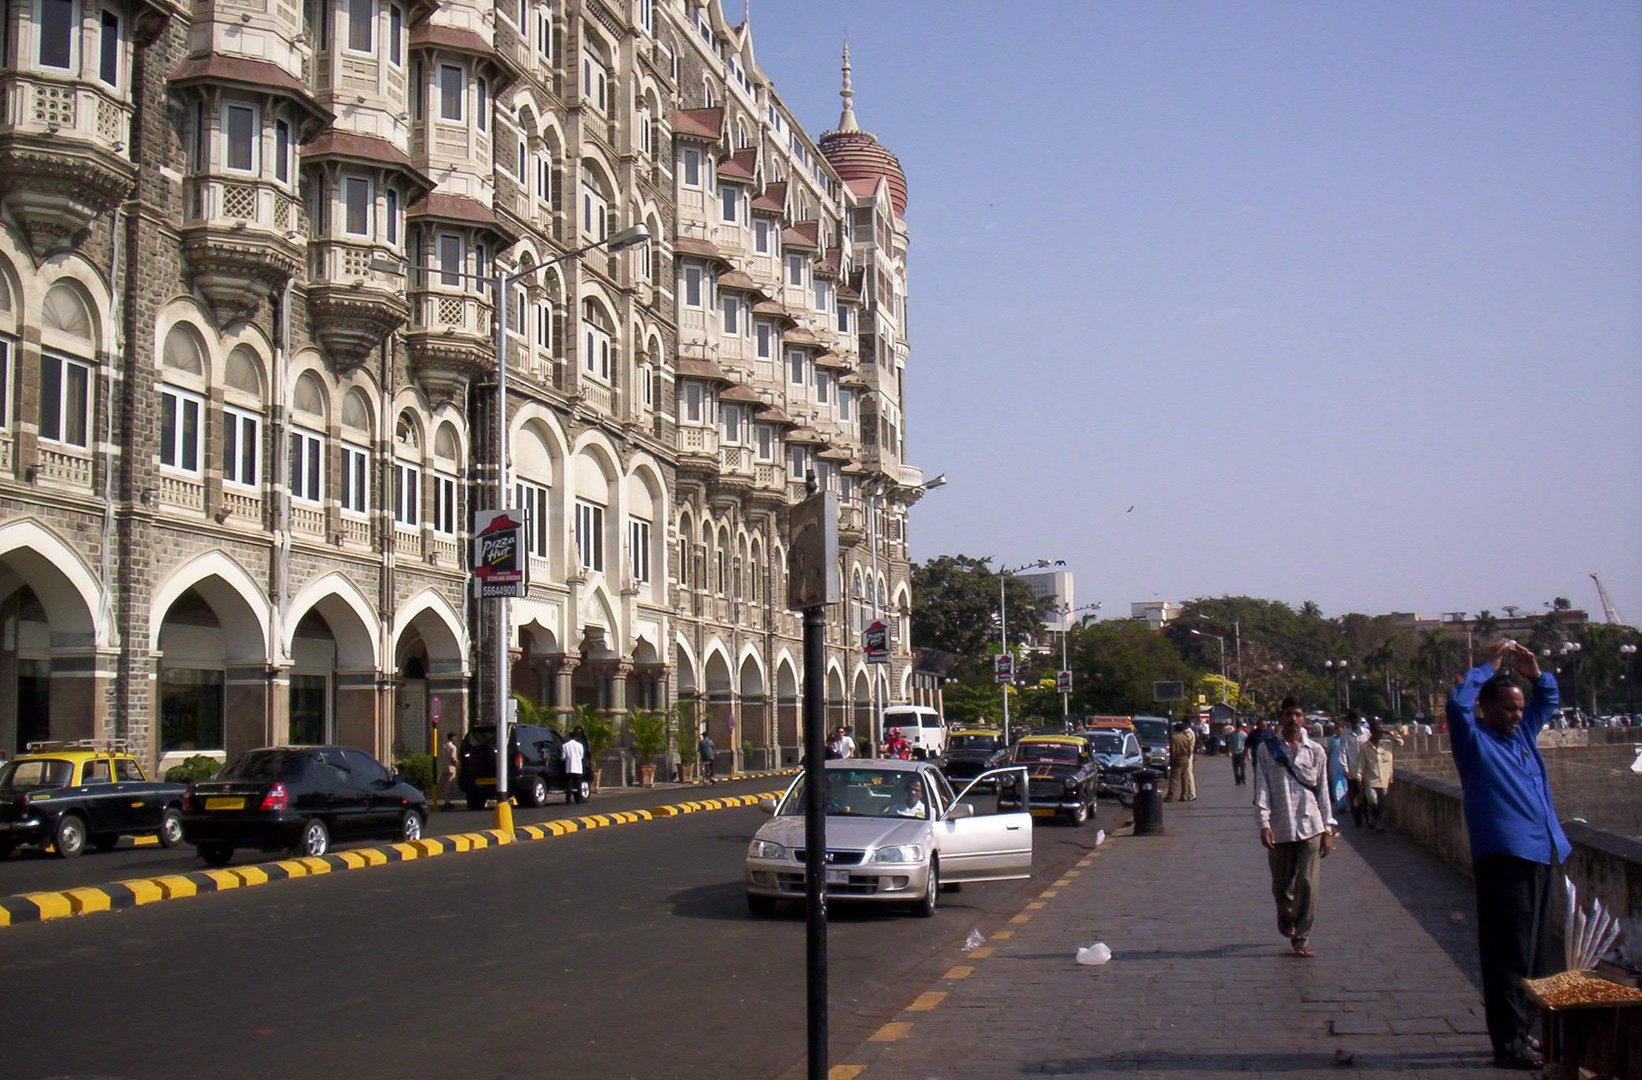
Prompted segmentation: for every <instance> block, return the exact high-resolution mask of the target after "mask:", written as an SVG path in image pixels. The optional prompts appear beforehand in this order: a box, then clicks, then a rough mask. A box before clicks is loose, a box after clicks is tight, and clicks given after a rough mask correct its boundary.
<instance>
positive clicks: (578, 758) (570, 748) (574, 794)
mask: <svg viewBox="0 0 1642 1080" xmlns="http://www.w3.org/2000/svg"><path fill="white" fill-rule="evenodd" d="M576 730H577V731H580V730H581V728H577V729H576ZM559 750H560V752H561V753H563V754H564V801H565V802H566V803H567V804H568V803H571V802H581V800H582V773H583V772H584V771H586V768H587V747H586V746H584V745H582V742H581V740H579V739H577V738H576V736H575V734H574V733H572V734H571V736H570V738H568V739H566V740H565V741H564V745H563V746H561V747H560V748H559Z"/></svg>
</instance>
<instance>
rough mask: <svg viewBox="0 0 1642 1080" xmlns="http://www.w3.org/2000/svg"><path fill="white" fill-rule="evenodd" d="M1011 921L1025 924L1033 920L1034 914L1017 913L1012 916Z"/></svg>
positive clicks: (1015, 923) (1021, 924) (1018, 924)
mask: <svg viewBox="0 0 1642 1080" xmlns="http://www.w3.org/2000/svg"><path fill="white" fill-rule="evenodd" d="M1009 921H1010V922H1011V923H1012V924H1014V925H1015V926H1025V925H1026V924H1027V923H1029V922H1031V921H1032V916H1030V915H1016V916H1013V917H1012V918H1010V920H1009Z"/></svg>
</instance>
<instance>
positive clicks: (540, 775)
mask: <svg viewBox="0 0 1642 1080" xmlns="http://www.w3.org/2000/svg"><path fill="white" fill-rule="evenodd" d="M507 741H508V750H509V753H508V762H509V766H508V772H507V789H508V791H509V792H511V793H512V794H513V795H514V796H516V797H517V798H518V800H519V802H521V803H522V804H524V805H525V806H546V805H547V797H548V795H549V794H550V793H552V792H557V793H559V794H561V795H563V796H564V801H565V802H586V801H587V797H588V795H589V794H590V786H589V784H588V781H587V774H586V773H585V772H584V773H583V774H582V775H581V776H579V777H578V778H577V783H576V784H575V785H574V786H572V785H571V784H570V783H569V780H568V778H567V777H566V775H565V771H564V736H562V735H560V734H559V733H558V732H557V731H554V730H553V729H552V728H547V727H535V726H533V725H531V724H514V725H513V726H512V727H510V728H508V736H507ZM459 759H460V760H459V762H458V765H457V769H456V783H457V785H458V786H459V787H461V789H462V794H463V795H464V796H465V797H466V798H467V803H468V809H469V810H483V809H484V808H485V803H486V802H488V801H489V800H491V799H493V798H495V797H496V725H495V724H481V725H480V726H478V727H475V728H471V729H469V731H468V733H467V734H466V735H464V736H462V746H461V749H460V751H459Z"/></svg>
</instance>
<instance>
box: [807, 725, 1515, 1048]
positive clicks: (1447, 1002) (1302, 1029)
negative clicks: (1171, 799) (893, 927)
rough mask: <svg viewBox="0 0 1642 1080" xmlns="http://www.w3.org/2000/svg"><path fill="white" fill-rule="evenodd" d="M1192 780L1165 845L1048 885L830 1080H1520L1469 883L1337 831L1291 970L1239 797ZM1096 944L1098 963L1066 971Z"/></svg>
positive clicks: (1212, 781)
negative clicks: (1499, 1058) (1508, 1063)
mask: <svg viewBox="0 0 1642 1080" xmlns="http://www.w3.org/2000/svg"><path fill="white" fill-rule="evenodd" d="M1197 772H1198V791H1199V792H1200V795H1201V797H1200V798H1199V799H1198V801H1196V802H1193V803H1190V804H1185V803H1169V804H1168V805H1167V806H1166V807H1165V824H1166V830H1167V832H1166V835H1164V836H1157V837H1137V836H1132V835H1130V834H1129V832H1128V830H1127V829H1124V830H1122V832H1121V833H1120V834H1119V835H1116V836H1110V837H1108V839H1107V840H1106V842H1105V843H1104V844H1103V845H1101V846H1100V847H1099V848H1098V849H1096V850H1094V851H1092V852H1090V853H1089V854H1088V855H1086V856H1084V857H1083V858H1081V859H1080V860H1078V862H1077V864H1076V866H1075V868H1074V869H1071V870H1069V871H1067V873H1066V875H1065V876H1064V877H1062V878H1060V879H1058V880H1055V881H1049V880H1044V881H1042V882H1041V893H1040V894H1037V895H1036V898H1035V899H1033V900H1031V901H1030V902H1029V903H1027V905H1026V910H1023V911H1021V912H1020V913H1019V914H1017V915H1015V916H1014V918H1013V920H1012V921H1011V922H1010V924H1009V925H1007V926H1005V927H1003V928H1001V929H996V928H995V929H993V931H992V932H991V933H990V936H989V938H988V940H987V942H986V944H985V945H984V946H983V947H981V948H979V949H976V950H974V951H972V952H968V953H964V952H958V951H954V952H953V953H952V956H951V966H950V968H949V970H947V971H946V972H945V974H944V977H940V978H938V979H937V980H936V981H935V983H934V984H933V985H930V986H927V987H925V988H923V989H924V990H925V991H926V992H925V993H923V994H921V995H920V994H917V989H918V988H916V987H913V988H909V993H908V997H909V1000H908V1001H907V1003H906V1006H905V1010H904V1011H903V1012H901V1013H900V1014H899V1015H897V1016H894V1017H893V1018H892V1019H891V1020H890V1021H889V1022H888V1023H886V1024H885V1025H884V1027H883V1028H881V1029H879V1030H878V1032H877V1033H876V1034H874V1035H873V1037H872V1039H871V1040H869V1041H868V1042H866V1043H863V1044H862V1045H861V1046H859V1047H856V1048H854V1049H853V1050H849V1051H837V1050H835V1051H834V1054H833V1058H832V1060H833V1063H834V1064H833V1069H832V1078H833V1080H850V1078H853V1077H857V1076H859V1077H862V1078H863V1080H922V1078H924V1077H931V1078H934V1077H940V1078H943V1080H949V1078H953V1077H975V1078H981V1077H986V1078H997V1077H1009V1076H1023V1075H1026V1076H1107V1075H1113V1074H1121V1075H1134V1076H1156V1077H1181V1076H1185V1077H1192V1078H1202V1080H1208V1078H1212V1077H1220V1076H1228V1077H1229V1076H1238V1077H1249V1076H1266V1075H1270V1076H1274V1077H1284V1078H1299V1077H1311V1076H1318V1077H1324V1076H1327V1077H1344V1076H1354V1077H1376V1076H1397V1077H1402V1078H1407V1077H1410V1076H1414V1077H1423V1076H1444V1077H1451V1076H1468V1077H1487V1078H1492V1077H1496V1076H1498V1077H1504V1076H1522V1075H1524V1074H1522V1073H1504V1072H1499V1071H1497V1070H1495V1069H1494V1068H1493V1066H1492V1056H1491V1054H1490V1052H1489V1046H1488V1037H1487V1034H1486V1029H1485V1027H1484V1025H1483V1020H1482V1000H1481V992H1480V990H1479V989H1478V985H1477V974H1476V956H1475V952H1476V945H1475V937H1474V934H1475V929H1474V925H1473V918H1474V916H1473V911H1474V906H1475V905H1474V900H1473V897H1472V893H1471V886H1470V882H1469V880H1468V879H1466V878H1465V877H1463V876H1462V875H1461V874H1459V873H1458V872H1457V871H1455V870H1453V869H1451V868H1449V867H1448V866H1447V865H1445V864H1443V863H1441V862H1439V861H1438V860H1436V859H1435V858H1434V857H1433V856H1430V855H1428V854H1427V853H1426V852H1424V851H1423V850H1421V849H1419V848H1416V847H1415V846H1414V845H1413V844H1412V843H1411V842H1410V841H1408V840H1406V839H1404V838H1403V837H1401V836H1400V835H1399V834H1397V833H1387V834H1383V835H1376V834H1372V833H1369V832H1367V831H1366V830H1363V829H1358V828H1355V827H1354V826H1352V825H1351V824H1350V822H1349V820H1348V821H1347V823H1346V824H1345V825H1344V826H1343V831H1344V837H1343V839H1344V843H1343V844H1342V845H1341V846H1340V847H1339V848H1337V849H1336V851H1335V853H1334V854H1333V855H1331V856H1330V857H1329V858H1328V859H1327V860H1325V861H1324V862H1323V865H1322V894H1321V899H1320V901H1319V908H1318V918H1317V926H1316V928H1315V930H1314V931H1313V937H1312V945H1313V946H1314V947H1315V948H1316V949H1317V952H1318V956H1317V957H1316V958H1315V959H1311V960H1304V959H1300V958H1297V957H1293V956H1291V955H1289V948H1288V942H1287V940H1286V939H1284V938H1282V937H1280V936H1279V935H1278V932H1277V926H1276V915H1275V911H1274V908H1273V905H1272V901H1271V893H1270V878H1269V876H1268V874H1267V871H1266V861H1265V852H1264V849H1262V848H1261V847H1260V844H1259V839H1258V836H1257V833H1256V831H1255V826H1254V813H1253V810H1252V808H1251V807H1250V806H1249V801H1250V798H1251V795H1250V792H1251V791H1252V789H1251V788H1249V787H1241V788H1240V787H1235V786H1233V784H1232V781H1231V768H1230V765H1229V763H1228V762H1227V760H1226V759H1225V758H1224V757H1212V758H1205V759H1200V760H1199V762H1198V765H1197ZM1101 816H1102V818H1103V819H1104V820H1105V822H1106V824H1107V825H1108V826H1110V824H1111V822H1112V818H1111V816H1110V814H1109V813H1108V812H1107V811H1106V808H1105V807H1104V806H1103V807H1102V815H1101ZM1038 827H1039V828H1056V827H1061V826H1056V825H1048V824H1040V825H1039V826H1038ZM1091 835H1092V830H1091ZM1095 941H1104V942H1105V943H1106V944H1107V945H1108V946H1109V947H1110V948H1111V949H1112V952H1113V958H1112V960H1111V962H1110V963H1108V964H1106V965H1105V966H1103V967H1081V966H1079V965H1078V964H1077V963H1076V962H1075V959H1074V954H1075V952H1076V950H1077V948H1078V947H1079V946H1082V945H1088V944H1090V943H1091V942H1095ZM1337 1054H1339V1055H1340V1056H1341V1057H1342V1059H1343V1058H1344V1057H1345V1055H1350V1060H1349V1063H1342V1064H1337V1063H1336V1055H1337Z"/></svg>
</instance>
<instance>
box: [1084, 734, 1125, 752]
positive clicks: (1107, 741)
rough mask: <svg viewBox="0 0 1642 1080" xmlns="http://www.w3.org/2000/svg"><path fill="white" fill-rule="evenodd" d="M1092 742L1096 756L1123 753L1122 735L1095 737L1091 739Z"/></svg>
mask: <svg viewBox="0 0 1642 1080" xmlns="http://www.w3.org/2000/svg"><path fill="white" fill-rule="evenodd" d="M1092 741H1093V742H1094V744H1095V753H1097V754H1121V753H1123V736H1122V735H1095V736H1093V737H1092Z"/></svg>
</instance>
